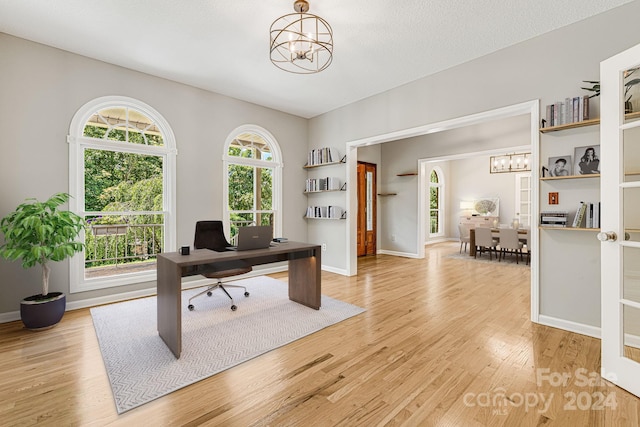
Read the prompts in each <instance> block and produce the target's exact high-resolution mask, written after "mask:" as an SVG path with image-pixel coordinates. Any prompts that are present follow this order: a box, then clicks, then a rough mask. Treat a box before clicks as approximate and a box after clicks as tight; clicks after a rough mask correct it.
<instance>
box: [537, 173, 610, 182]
mask: <svg viewBox="0 0 640 427" xmlns="http://www.w3.org/2000/svg"><path fill="white" fill-rule="evenodd" d="M585 178H600V174H599V173H594V174H591V175H569V176H545V177H542V178H540V181H554V180H559V179H585Z"/></svg>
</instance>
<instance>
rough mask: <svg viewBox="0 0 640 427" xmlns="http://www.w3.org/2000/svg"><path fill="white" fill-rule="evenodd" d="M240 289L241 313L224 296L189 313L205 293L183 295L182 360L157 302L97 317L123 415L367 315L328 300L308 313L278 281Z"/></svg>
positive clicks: (98, 312) (235, 292)
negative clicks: (161, 328)
mask: <svg viewBox="0 0 640 427" xmlns="http://www.w3.org/2000/svg"><path fill="white" fill-rule="evenodd" d="M240 282H242V284H243V285H244V286H246V287H247V290H248V291H249V292H250V293H251V296H249V297H248V298H246V297H244V296H243V291H242V289H233V288H228V289H229V292H230V293H231V295H232V296H233V297H234V300H235V303H236V305H237V306H238V310H237V311H231V309H230V307H231V304H230V300H229V299H228V298H227V296H226V295H224V293H222V291H221V290H216V291H214V293H213V296H212V297H210V298H209V297H207V296H206V295H202V296H200V297H198V298H196V299H195V300H193V304H194V305H195V307H196V308H195V310H194V311H189V310H188V309H187V308H186V307H187V300H188V299H189V297H190V296H191V295H195V294H196V293H198V292H199V291H201V290H202V289H203V288H198V289H190V290H187V291H183V293H182V306H183V309H182V355H181V357H180V359H176V358H175V357H174V356H173V353H171V351H170V350H169V348H168V347H167V346H166V345H165V344H164V342H163V341H162V339H161V338H160V336H159V335H158V331H157V327H156V313H157V310H156V297H149V298H142V299H138V300H133V301H126V302H122V303H117V304H110V305H105V306H101V307H94V308H92V309H91V316H92V318H93V325H94V327H95V330H96V334H97V336H98V342H99V343H100V351H101V352H102V358H103V360H104V364H105V367H106V369H107V373H108V375H109V381H110V382H111V389H112V391H113V396H114V399H115V403H116V409H117V411H118V413H119V414H121V413H123V412H125V411H128V410H130V409H133V408H135V407H137V406H140V405H142V404H144V403H147V402H149V401H151V400H153V399H157V398H158V397H161V396H164V395H166V394H168V393H171V392H172V391H175V390H178V389H180V388H182V387H185V386H187V385H189V384H192V383H194V382H197V381H200V380H202V379H204V378H207V377H210V376H211V375H214V374H216V373H218V372H221V371H224V370H225V369H228V368H231V367H233V366H235V365H238V364H240V363H242V362H245V361H247V360H249V359H252V358H254V357H256V356H259V355H261V354H263V353H266V352H268V351H270V350H272V349H274V348H278V347H280V346H283V345H285V344H288V343H290V342H292V341H295V340H297V339H300V338H302V337H304V336H305V335H309V334H311V333H313V332H316V331H319V330H321V329H323V328H326V327H327V326H330V325H332V324H335V323H338V322H340V321H342V320H345V319H348V318H349V317H352V316H355V315H357V314H360V313H362V312H364V311H365V310H364V309H363V308H360V307H356V306H354V305H351V304H347V303H345V302H342V301H338V300H335V299H333V298H329V297H327V296H324V295H323V296H322V307H321V308H320V310H314V309H312V308H309V307H305V306H303V305H300V304H297V303H295V302H293V301H290V300H289V298H288V287H287V284H286V283H284V282H281V281H279V280H276V279H273V278H270V277H265V276H260V277H253V278H250V279H244V280H241V281H236V282H235V283H236V284H240Z"/></svg>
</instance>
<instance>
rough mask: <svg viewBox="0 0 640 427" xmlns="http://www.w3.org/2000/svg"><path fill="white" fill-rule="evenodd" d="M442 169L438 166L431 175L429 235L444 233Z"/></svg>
mask: <svg viewBox="0 0 640 427" xmlns="http://www.w3.org/2000/svg"><path fill="white" fill-rule="evenodd" d="M443 181H444V180H443V174H442V170H441V169H440V168H439V167H438V166H436V167H435V168H433V169H432V170H431V174H430V175H429V237H437V236H442V235H443V234H444V221H443V219H444V209H443V208H444V182H443Z"/></svg>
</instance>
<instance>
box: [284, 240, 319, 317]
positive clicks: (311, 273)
mask: <svg viewBox="0 0 640 427" xmlns="http://www.w3.org/2000/svg"><path fill="white" fill-rule="evenodd" d="M311 252H312V253H311V254H309V253H308V252H303V253H292V254H290V255H289V299H290V300H291V301H295V302H297V303H299V304H302V305H306V306H307V307H311V308H315V309H316V310H318V309H320V300H321V287H320V275H321V266H322V263H321V259H320V249H315V250H312V251H311Z"/></svg>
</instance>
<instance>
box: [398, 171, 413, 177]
mask: <svg viewBox="0 0 640 427" xmlns="http://www.w3.org/2000/svg"><path fill="white" fill-rule="evenodd" d="M416 175H418V172H404V173H398V174H396V176H416Z"/></svg>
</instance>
